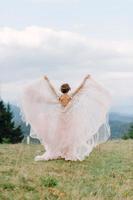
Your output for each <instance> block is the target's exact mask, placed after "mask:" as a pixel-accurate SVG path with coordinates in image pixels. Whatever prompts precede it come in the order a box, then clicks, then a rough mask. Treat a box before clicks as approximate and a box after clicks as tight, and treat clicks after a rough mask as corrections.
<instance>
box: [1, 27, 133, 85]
mask: <svg viewBox="0 0 133 200" xmlns="http://www.w3.org/2000/svg"><path fill="white" fill-rule="evenodd" d="M0 68H1V71H2V72H3V73H2V74H1V75H0V79H1V80H3V81H4V80H8V79H9V80H14V79H15V80H16V79H23V78H24V77H27V78H29V77H35V76H38V75H40V74H41V73H42V72H44V73H45V72H49V71H51V70H52V71H55V72H57V70H59V71H63V70H68V68H69V69H70V68H71V70H72V71H73V70H75V72H76V70H78V69H79V70H81V69H82V68H83V69H84V70H85V69H86V70H90V71H133V41H123V42H121V43H120V42H118V41H101V40H96V39H94V38H87V37H84V36H82V35H79V34H77V33H74V32H68V31H58V30H53V29H48V28H44V27H35V26H32V27H27V28H25V29H23V30H17V29H13V28H8V27H5V28H0Z"/></svg>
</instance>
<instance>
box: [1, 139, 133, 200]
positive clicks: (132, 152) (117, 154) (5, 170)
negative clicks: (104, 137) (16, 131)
mask: <svg viewBox="0 0 133 200" xmlns="http://www.w3.org/2000/svg"><path fill="white" fill-rule="evenodd" d="M42 153H43V147H42V146H41V145H26V144H17V145H11V144H1V145H0V200H57V199H58V200H62V199H63V200H133V140H126V141H124V140H116V141H109V142H107V143H105V144H102V145H100V147H96V148H95V149H94V150H93V152H92V153H91V154H90V156H89V157H87V158H86V159H85V160H84V161H76V162H74V161H73V162H72V161H64V160H63V159H60V160H51V161H40V162H35V161H34V156H35V155H38V154H42Z"/></svg>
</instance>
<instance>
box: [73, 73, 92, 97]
mask: <svg viewBox="0 0 133 200" xmlns="http://www.w3.org/2000/svg"><path fill="white" fill-rule="evenodd" d="M88 78H90V75H89V74H88V75H87V76H86V77H85V78H84V80H83V81H82V83H81V84H80V85H79V87H78V88H77V89H76V90H75V91H74V92H73V93H72V97H74V96H75V95H76V94H77V93H78V92H79V91H80V90H81V89H82V88H83V86H84V84H85V82H86V80H87V79H88Z"/></svg>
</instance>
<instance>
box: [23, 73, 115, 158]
mask: <svg viewBox="0 0 133 200" xmlns="http://www.w3.org/2000/svg"><path fill="white" fill-rule="evenodd" d="M70 90H71V88H70V86H69V84H68V83H64V84H63V85H61V87H60V92H58V91H56V90H55V88H54V86H53V85H52V84H51V82H50V81H49V79H48V77H47V76H44V77H43V78H41V79H39V80H35V81H34V82H32V83H31V84H29V85H28V86H26V87H25V89H24V91H23V95H22V112H23V114H24V120H25V121H26V122H27V123H29V124H30V125H31V133H30V135H31V137H36V138H38V139H39V140H40V142H41V144H42V145H43V146H44V147H45V153H44V154H43V155H38V156H36V157H35V161H39V160H50V159H57V158H64V159H65V160H73V161H76V160H84V159H85V157H86V156H88V155H89V154H90V152H91V151H92V150H93V148H94V147H95V146H96V145H98V144H100V143H102V142H105V141H107V140H108V138H109V137H110V127H109V125H108V118H107V114H108V111H109V108H110V100H111V97H110V94H109V92H108V91H107V90H106V89H105V88H104V87H103V86H102V85H100V84H99V83H98V82H96V81H95V80H94V79H93V78H92V77H91V76H90V75H87V76H86V77H85V78H84V80H83V81H82V83H81V84H80V86H79V87H78V88H77V89H76V90H75V91H74V92H70Z"/></svg>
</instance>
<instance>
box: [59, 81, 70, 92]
mask: <svg viewBox="0 0 133 200" xmlns="http://www.w3.org/2000/svg"><path fill="white" fill-rule="evenodd" d="M60 90H61V92H62V93H67V92H69V90H71V88H70V86H69V84H68V83H64V84H62V85H61V87H60Z"/></svg>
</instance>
